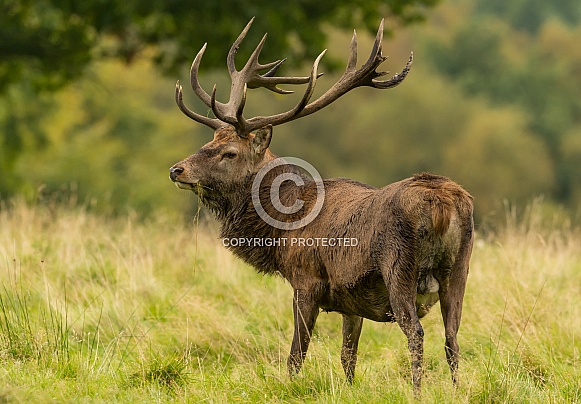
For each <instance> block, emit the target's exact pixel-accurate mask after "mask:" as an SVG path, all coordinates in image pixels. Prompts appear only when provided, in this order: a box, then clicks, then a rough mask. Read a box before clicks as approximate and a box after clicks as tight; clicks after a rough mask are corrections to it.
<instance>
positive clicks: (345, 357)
mask: <svg viewBox="0 0 581 404" xmlns="http://www.w3.org/2000/svg"><path fill="white" fill-rule="evenodd" d="M362 325H363V318H361V317H358V316H348V315H346V314H343V347H342V348H341V364H342V365H343V370H344V371H345V376H347V381H348V382H349V383H353V378H354V377H355V365H356V364H357V346H358V344H359V336H360V335H361V326H362Z"/></svg>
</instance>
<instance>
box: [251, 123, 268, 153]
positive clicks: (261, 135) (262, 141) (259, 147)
mask: <svg viewBox="0 0 581 404" xmlns="http://www.w3.org/2000/svg"><path fill="white" fill-rule="evenodd" d="M271 138H272V125H266V126H264V127H262V128H260V129H258V130H257V131H256V133H255V134H254V137H253V138H252V140H251V144H250V146H251V147H252V151H253V152H254V153H255V154H262V153H264V152H265V150H266V149H267V148H268V145H269V144H270V139H271Z"/></svg>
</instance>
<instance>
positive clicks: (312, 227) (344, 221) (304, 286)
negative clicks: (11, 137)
mask: <svg viewBox="0 0 581 404" xmlns="http://www.w3.org/2000/svg"><path fill="white" fill-rule="evenodd" d="M271 134H272V128H271V127H267V128H264V129H261V130H259V131H258V132H256V134H249V136H248V137H246V138H243V137H240V136H238V135H237V133H236V131H235V130H234V128H221V129H218V130H217V131H216V132H215V135H214V140H213V141H212V142H210V143H208V144H207V145H205V146H204V147H202V148H201V149H200V151H198V152H197V153H196V154H194V155H192V156H190V157H188V158H187V159H185V160H183V161H181V162H179V163H177V164H176V165H174V166H173V167H172V168H171V170H170V172H171V174H170V176H171V178H172V180H173V181H175V182H176V183H177V184H178V185H179V186H180V187H181V188H185V189H191V190H193V191H194V192H196V193H198V195H199V196H200V198H201V200H202V201H203V202H204V204H205V205H206V206H208V207H209V208H210V209H211V210H212V211H213V212H214V213H215V215H216V217H217V219H218V220H219V221H220V223H221V225H222V226H221V236H222V237H223V238H227V239H232V238H239V237H252V238H261V239H267V238H270V239H275V238H287V239H289V240H290V239H291V238H311V239H316V238H321V239H322V238H327V239H339V238H349V239H356V240H357V245H355V246H349V247H347V246H311V247H308V246H297V245H289V244H287V245H284V246H283V245H280V246H264V247H257V246H235V247H230V249H231V250H232V251H233V252H234V254H236V255H237V256H238V257H240V258H242V259H243V260H244V261H246V262H247V263H249V264H250V265H252V266H254V267H255V268H256V269H257V270H258V271H260V272H263V273H268V274H279V275H281V276H282V277H283V278H285V279H286V280H287V281H288V282H289V283H290V284H291V285H292V287H293V289H294V297H293V312H294V321H295V331H294V336H293V341H292V345H291V352H290V355H289V359H288V366H289V371H290V372H291V374H293V373H295V372H297V371H298V370H299V369H300V368H301V366H302V363H303V360H304V358H305V355H306V352H307V348H308V345H309V341H310V336H311V333H312V330H313V327H314V324H315V321H316V318H317V315H318V313H319V311H320V310H325V311H336V312H339V313H341V314H342V315H343V348H342V351H341V362H342V364H343V368H344V370H345V374H346V376H347V378H348V380H350V381H351V380H352V379H353V377H354V371H355V364H356V361H357V345H358V340H359V335H360V332H361V325H362V319H363V318H367V319H370V320H373V321H384V322H385V321H387V322H393V321H396V322H397V323H398V324H399V326H400V327H401V329H402V331H403V332H404V333H405V335H406V336H407V338H408V343H409V349H410V352H411V355H412V374H413V383H414V387H415V389H416V391H419V389H420V381H421V372H422V368H421V366H422V365H421V364H422V355H423V329H422V326H421V324H420V322H419V318H421V317H423V316H424V315H426V314H427V312H428V311H429V309H430V307H431V306H432V305H433V304H435V303H436V302H437V301H438V300H440V304H441V310H442V316H443V319H444V326H445V335H446V344H445V351H446V356H447V359H448V363H449V366H450V369H451V372H452V378H453V380H454V381H456V370H457V367H458V356H459V347H458V343H457V338H456V334H457V331H458V328H459V325H460V318H461V312H462V300H463V296H464V289H465V284H466V279H467V275H468V264H469V259H470V254H471V250H472V243H473V218H472V198H471V196H470V195H469V194H468V193H467V192H466V191H465V190H463V189H462V188H461V187H460V186H459V185H457V184H455V183H454V182H452V181H451V180H449V179H448V178H445V177H441V176H437V175H432V174H427V173H422V174H417V175H415V176H413V177H411V178H408V179H405V180H402V181H399V182H396V183H393V184H390V185H387V186H386V187H383V188H380V189H376V188H373V187H371V186H368V185H365V184H361V183H359V182H356V181H353V180H348V179H328V180H324V185H325V192H326V195H325V201H324V204H323V208H322V210H321V212H320V213H319V215H318V216H317V217H316V219H315V220H314V221H313V222H311V223H310V224H308V225H307V226H305V227H303V228H300V229H296V230H280V229H277V228H273V227H271V226H270V225H268V224H267V223H265V222H264V221H263V220H262V219H261V218H260V217H259V216H258V214H257V212H256V211H255V209H254V206H253V204H252V201H251V185H252V181H253V179H254V177H255V175H256V173H257V172H258V170H259V169H260V168H261V167H263V166H264V165H265V164H267V163H268V162H269V161H272V160H273V159H274V158H275V156H274V155H273V154H272V153H270V151H269V150H268V145H269V143H270V138H271ZM282 172H295V168H293V167H292V166H290V165H283V166H280V167H278V168H277V169H276V170H273V172H271V173H270V174H269V175H267V176H266V177H265V182H264V184H263V187H262V188H261V191H260V198H261V201H263V205H264V206H265V210H266V211H267V212H268V213H270V214H271V216H273V217H275V218H278V219H279V220H292V219H295V218H296V217H300V216H301V215H304V214H306V213H307V212H309V211H310V209H311V208H312V206H313V204H314V203H315V199H316V186H315V183H314V182H313V181H311V180H309V179H308V178H305V184H304V185H303V186H296V185H295V184H293V183H290V182H286V183H283V184H282V185H281V188H280V199H281V201H282V202H283V203H284V204H285V205H287V206H290V205H292V204H293V203H294V201H295V200H296V199H297V198H300V199H301V200H303V201H304V206H303V209H301V210H300V211H299V212H297V213H296V214H295V215H294V216H293V217H291V218H288V217H284V216H282V215H281V214H277V212H276V211H275V210H274V209H273V208H272V205H271V204H269V193H268V192H269V189H270V188H269V184H270V183H271V182H272V180H273V179H274V177H275V176H276V175H278V174H280V173H282ZM277 215H278V216H277Z"/></svg>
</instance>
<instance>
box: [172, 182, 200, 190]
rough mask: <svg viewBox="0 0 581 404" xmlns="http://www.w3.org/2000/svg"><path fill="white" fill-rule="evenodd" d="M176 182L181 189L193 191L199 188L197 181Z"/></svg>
mask: <svg viewBox="0 0 581 404" xmlns="http://www.w3.org/2000/svg"><path fill="white" fill-rule="evenodd" d="M174 184H176V187H178V188H179V189H187V190H190V191H193V190H195V189H197V188H198V183H197V182H195V183H190V182H182V181H174Z"/></svg>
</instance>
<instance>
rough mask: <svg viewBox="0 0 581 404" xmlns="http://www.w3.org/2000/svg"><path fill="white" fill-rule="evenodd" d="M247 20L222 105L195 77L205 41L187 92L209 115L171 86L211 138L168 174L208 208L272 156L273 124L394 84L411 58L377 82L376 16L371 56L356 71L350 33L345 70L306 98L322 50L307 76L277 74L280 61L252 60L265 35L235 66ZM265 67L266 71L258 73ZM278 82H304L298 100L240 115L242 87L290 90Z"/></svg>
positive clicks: (380, 57) (178, 87) (402, 76)
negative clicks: (274, 110)
mask: <svg viewBox="0 0 581 404" xmlns="http://www.w3.org/2000/svg"><path fill="white" fill-rule="evenodd" d="M253 20H254V18H253V19H252V20H250V22H249V23H248V24H247V25H246V27H245V28H244V30H243V31H242V33H241V34H240V35H239V36H238V38H237V39H236V41H235V42H234V44H233V45H232V47H231V48H230V51H229V52H228V58H227V65H228V71H229V73H230V77H231V82H232V86H231V89H230V98H229V100H228V102H227V103H222V102H219V101H218V100H216V86H215V85H214V88H213V90H212V94H211V95H209V94H208V93H207V92H206V91H205V90H204V89H203V88H202V86H201V85H200V83H199V81H198V69H199V66H200V62H201V60H202V56H203V55H204V51H205V50H206V45H207V44H204V46H203V47H202V49H201V50H200V51H199V52H198V54H197V56H196V58H195V59H194V62H193V63H192V67H191V70H190V84H191V87H192V90H193V91H194V93H195V94H196V95H197V96H198V98H200V100H202V101H203V102H204V104H206V105H207V106H208V107H209V108H210V109H211V110H212V112H213V114H214V116H215V117H214V118H211V117H207V116H204V115H201V114H198V113H196V112H194V111H192V110H190V109H189V108H188V107H186V106H185V105H184V102H183V96H182V91H183V90H182V86H181V85H180V83H179V81H178V82H177V84H176V93H175V98H176V103H177V105H178V107H179V108H180V110H181V111H182V112H183V113H184V114H185V115H187V116H188V117H190V118H191V119H193V120H194V121H196V122H199V123H202V124H204V125H206V126H208V127H210V128H212V129H214V140H212V141H211V142H209V143H208V144H206V145H205V146H203V147H202V148H201V149H200V150H199V151H198V152H197V153H196V154H194V155H192V156H190V157H188V158H187V159H185V160H182V161H180V162H179V163H177V164H175V165H174V166H173V167H171V169H170V178H171V180H172V181H174V182H175V183H176V185H177V186H178V187H179V188H182V189H189V190H192V191H194V192H196V193H198V194H199V195H200V197H202V200H203V201H204V203H206V204H209V205H210V207H212V206H214V207H216V204H220V203H225V201H224V200H223V199H224V197H225V196H226V195H228V194H230V191H232V190H234V189H240V187H241V186H243V184H245V183H246V182H247V181H248V178H250V177H251V176H252V175H253V174H255V173H256V172H258V170H259V169H260V168H261V167H262V166H264V165H265V164H267V163H268V162H269V161H271V160H273V159H274V158H275V157H274V156H273V154H272V153H270V151H269V150H268V146H269V144H270V140H271V136H272V127H273V126H276V125H281V124H283V123H285V122H289V121H292V120H295V119H298V118H302V117H304V116H307V115H310V114H312V113H314V112H317V111H319V110H320V109H322V108H324V107H326V106H327V105H329V104H331V103H332V102H334V101H335V100H337V99H338V98H339V97H341V96H342V95H343V94H345V93H347V92H348V91H350V90H352V89H354V88H356V87H361V86H369V87H373V88H378V89H387V88H392V87H395V86H397V85H398V84H399V83H401V82H402V81H403V80H404V79H405V77H406V76H407V74H408V72H409V70H410V68H411V64H412V61H413V54H411V55H410V58H409V61H408V62H407V64H406V66H405V67H404V69H403V70H402V72H401V73H399V74H396V75H394V76H393V77H391V78H390V79H388V80H379V77H382V76H384V75H386V74H387V73H388V72H378V71H376V69H377V68H378V66H379V65H380V64H381V63H382V62H383V61H385V60H386V59H387V57H386V56H383V55H382V53H381V41H382V38H383V20H382V21H381V24H380V25H379V30H378V32H377V36H376V38H375V42H374V44H373V48H372V50H371V54H370V56H369V58H368V59H367V61H366V62H365V64H363V66H361V67H360V68H359V69H357V68H356V64H357V34H356V33H355V32H354V33H353V38H352V40H351V48H350V55H349V60H348V63H347V68H346V70H345V72H344V73H343V75H342V76H341V78H340V79H339V80H338V81H337V82H336V83H335V84H334V85H333V86H332V87H331V88H330V89H329V90H327V91H326V92H325V93H324V94H323V95H321V96H320V97H319V98H317V99H316V100H314V101H311V97H312V95H313V91H314V89H315V84H316V83H317V79H318V78H319V77H320V76H321V75H322V73H318V71H317V69H318V66H319V62H320V60H321V58H322V57H323V55H324V54H325V52H326V50H324V51H323V52H321V54H320V55H319V56H318V57H317V58H316V59H315V61H314V63H313V66H312V69H311V74H310V75H309V76H308V77H277V76H275V74H276V72H277V71H278V69H279V68H280V66H281V65H282V64H283V63H284V61H285V59H282V60H277V61H275V62H271V63H267V64H261V63H259V61H258V58H259V56H260V52H261V50H262V48H263V46H264V43H265V41H266V34H265V35H264V36H263V38H262V40H261V41H260V43H259V44H258V46H257V47H256V49H255V50H254V52H253V53H252V55H251V56H250V58H249V60H248V61H247V62H246V65H245V66H244V67H243V68H242V70H240V71H238V70H236V66H235V63H234V57H235V55H236V52H237V50H238V48H239V46H240V43H241V42H242V40H243V39H244V37H245V36H246V34H247V32H248V30H249V29H250V26H251V25H252V22H253ZM265 70H266V72H265V73H262V74H261V72H264V71H265ZM281 84H289V85H298V84H306V89H305V91H304V93H303V96H302V98H301V99H300V101H299V102H298V103H297V104H296V105H295V106H294V107H293V108H292V109H291V110H289V111H286V112H282V113H279V114H276V115H272V116H256V117H253V118H250V119H246V118H245V117H244V116H243V112H244V104H245V102H246V93H247V89H248V88H259V87H264V88H266V89H268V90H270V91H273V92H276V93H279V94H290V93H292V91H289V90H284V89H282V88H279V87H278V86H279V85H281ZM222 208H224V207H223V206H222Z"/></svg>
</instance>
